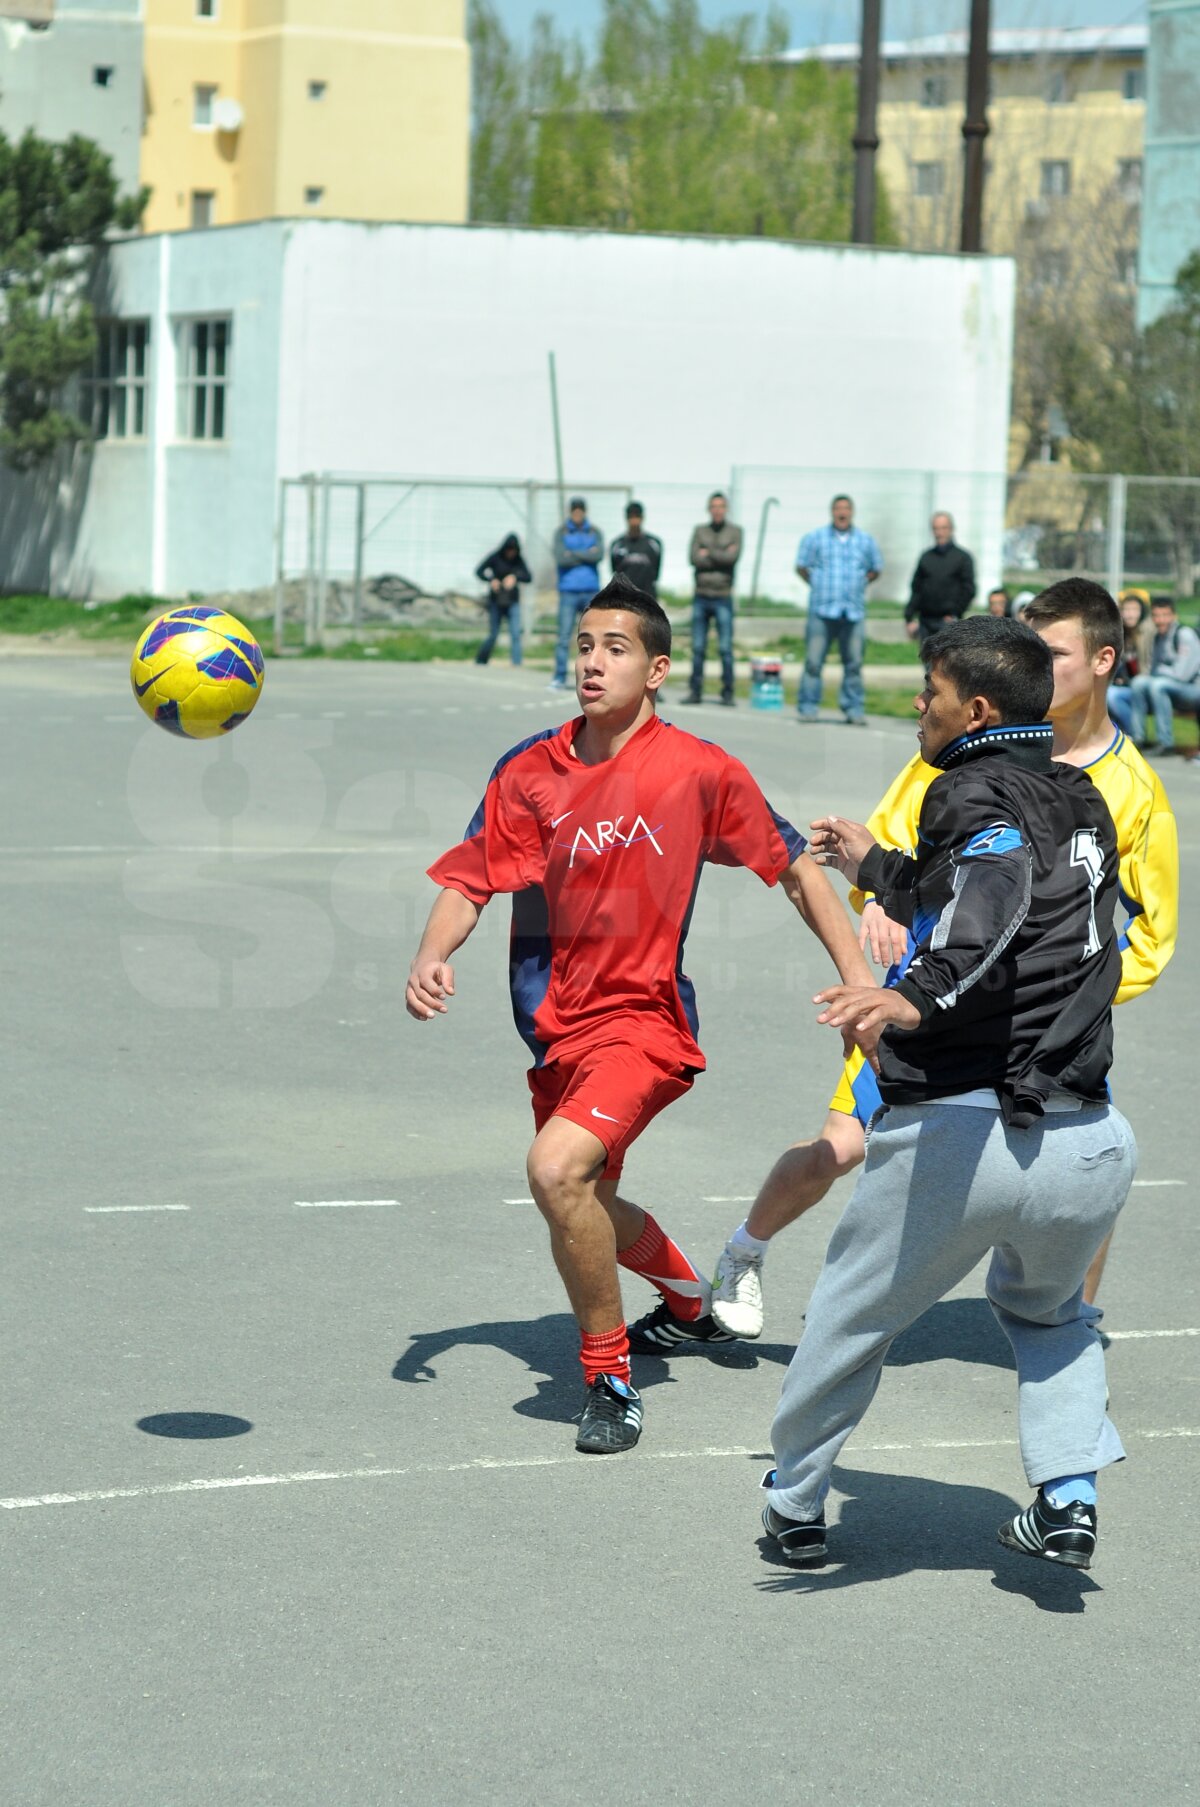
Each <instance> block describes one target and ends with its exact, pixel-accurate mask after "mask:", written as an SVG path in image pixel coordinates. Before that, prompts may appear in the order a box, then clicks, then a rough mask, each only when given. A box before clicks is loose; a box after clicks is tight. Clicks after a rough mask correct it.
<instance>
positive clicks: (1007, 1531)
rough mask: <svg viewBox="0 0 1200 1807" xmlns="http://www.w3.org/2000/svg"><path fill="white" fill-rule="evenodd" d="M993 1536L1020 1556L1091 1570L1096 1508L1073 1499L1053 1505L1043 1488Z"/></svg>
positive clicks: (1094, 1541)
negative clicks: (1067, 1502)
mask: <svg viewBox="0 0 1200 1807" xmlns="http://www.w3.org/2000/svg"><path fill="white" fill-rule="evenodd" d="M996 1536H997V1537H998V1538H999V1539H1000V1542H1001V1543H1002V1544H1003V1545H1004V1547H1005V1549H1006V1550H1019V1551H1020V1553H1021V1555H1022V1556H1044V1557H1045V1558H1046V1560H1047V1562H1061V1563H1064V1564H1065V1565H1066V1566H1067V1567H1068V1568H1072V1569H1090V1568H1091V1566H1092V1557H1093V1555H1094V1554H1095V1549H1096V1508H1095V1507H1094V1506H1085V1505H1084V1504H1083V1502H1082V1501H1081V1500H1072V1501H1071V1503H1070V1505H1067V1506H1052V1505H1051V1504H1050V1501H1049V1500H1048V1499H1047V1498H1046V1495H1045V1493H1044V1492H1043V1491H1042V1489H1041V1488H1040V1487H1039V1488H1038V1494H1037V1498H1036V1499H1035V1500H1034V1502H1033V1504H1032V1506H1028V1507H1026V1509H1025V1511H1024V1512H1018V1513H1017V1516H1016V1517H1015V1518H1012V1519H1009V1521H1008V1523H1007V1524H1006V1525H1001V1526H1000V1529H999V1530H998V1531H997V1533H996Z"/></svg>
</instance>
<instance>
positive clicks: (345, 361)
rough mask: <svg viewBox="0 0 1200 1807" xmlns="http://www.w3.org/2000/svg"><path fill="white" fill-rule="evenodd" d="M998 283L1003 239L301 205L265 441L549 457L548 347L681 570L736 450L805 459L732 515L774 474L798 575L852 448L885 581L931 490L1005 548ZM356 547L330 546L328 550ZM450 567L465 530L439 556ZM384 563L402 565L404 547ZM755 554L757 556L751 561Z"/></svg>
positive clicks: (399, 462) (431, 459)
mask: <svg viewBox="0 0 1200 1807" xmlns="http://www.w3.org/2000/svg"><path fill="white" fill-rule="evenodd" d="M1013 290H1014V275H1013V266H1012V264H1011V263H1010V262H1008V260H1006V259H995V258H971V259H967V258H959V257H949V256H946V257H941V256H916V255H910V254H905V253H897V252H883V251H868V250H850V249H846V248H844V247H832V246H816V245H787V244H779V243H774V242H768V241H764V240H760V239H748V240H717V239H711V240H706V239H696V238H690V239H689V238H674V237H641V236H638V237H635V236H629V237H625V236H614V235H606V234H603V233H599V232H582V231H580V232H568V231H545V232H540V231H518V230H505V229H503V228H488V229H480V228H466V229H454V228H438V227H427V228H421V227H400V226H395V227H391V228H389V229H387V230H386V231H379V230H371V229H370V228H367V227H363V226H357V225H347V224H338V223H330V224H323V223H315V222H314V223H312V224H307V223H306V224H302V225H297V226H295V227H293V228H292V229H291V231H290V233H289V236H288V240H287V248H286V267H285V277H284V296H285V308H284V316H283V323H282V326H283V333H282V358H283V372H284V375H283V388H282V395H283V406H282V411H281V415H280V434H279V467H280V471H281V474H283V475H298V474H300V473H302V472H304V471H308V470H325V469H332V470H338V469H341V470H346V471H355V472H381V473H382V472H400V473H406V474H410V475H411V474H416V473H421V472H424V473H429V474H431V475H442V476H453V477H465V476H477V475H485V474H489V473H494V474H495V475H497V476H509V477H525V476H542V477H544V476H546V475H548V474H549V473H551V472H552V471H553V468H554V463H553V461H554V440H553V430H552V421H551V412H550V399H549V384H548V378H547V353H548V352H549V351H551V350H553V351H554V352H555V353H556V354H557V369H558V388H559V398H560V407H561V415H562V432H563V443H564V455H565V459H566V465H567V481H568V485H572V484H574V483H576V482H579V483H589V484H599V483H605V482H612V483H621V484H625V483H631V484H633V486H634V488H635V489H636V490H637V492H638V494H639V497H640V499H641V500H643V501H644V502H645V503H646V506H647V508H648V509H649V510H651V519H650V525H651V526H653V523H654V516H655V511H656V510H657V511H658V514H659V518H660V519H663V520H665V518H666V515H667V513H668V511H669V512H670V515H671V519H672V532H671V534H670V538H669V543H668V546H667V553H668V576H667V581H668V582H670V583H671V584H672V585H673V586H674V587H683V586H685V585H686V584H687V582H688V579H689V572H688V568H687V566H686V564H685V562H684V553H685V552H686V531H685V529H686V525H687V523H688V522H689V521H690V522H694V521H696V520H699V519H700V518H701V516H702V515H703V512H704V509H703V503H704V497H705V495H706V494H707V492H708V490H709V489H711V488H713V487H714V486H718V485H719V486H723V485H725V484H726V483H727V482H728V481H729V478H730V471H731V467H733V466H751V465H752V466H759V467H762V466H766V467H784V471H785V473H786V472H791V473H792V475H793V476H795V474H796V467H802V468H805V469H808V470H810V471H812V472H813V473H814V479H813V483H812V485H811V486H806V485H799V486H797V485H796V484H793V486H792V489H791V490H790V491H787V493H785V490H784V488H781V487H780V485H781V484H786V482H787V477H786V474H781V472H780V470H779V469H778V468H776V469H773V470H768V471H767V472H766V473H764V476H763V480H762V481H761V482H759V483H757V485H756V484H753V483H750V482H747V484H746V486H745V489H744V494H743V496H742V497H740V498H739V505H740V506H743V507H744V509H745V511H746V523H745V524H746V525H747V526H751V525H753V524H755V523H756V522H757V518H758V514H759V511H760V508H761V505H762V502H763V501H765V499H766V496H767V495H769V494H775V495H777V496H779V498H780V501H781V503H782V504H784V505H785V506H784V507H783V508H781V510H779V511H777V512H776V514H775V515H774V516H773V517H772V531H771V538H770V542H769V546H768V549H767V551H766V553H765V554H764V569H763V588H764V590H766V591H767V592H768V593H772V594H776V595H783V596H787V595H793V594H794V596H795V599H796V600H797V602H799V601H800V600H801V592H800V589H799V584H798V580H796V578H795V577H794V574H793V571H792V565H793V563H794V556H793V555H794V551H795V544H796V539H797V538H798V536H799V533H800V532H801V531H802V530H803V529H805V528H808V527H811V526H814V525H817V524H819V522H820V520H821V519H823V518H824V517H825V514H826V512H827V508H826V505H827V502H828V494H830V493H832V490H833V489H834V488H838V487H841V485H842V484H843V483H844V482H849V481H850V477H851V474H852V473H857V474H858V480H859V482H860V487H861V486H862V483H863V482H864V481H865V476H864V474H865V473H873V474H874V477H875V479H876V481H874V483H873V484H872V485H871V486H869V487H870V491H871V493H870V495H869V497H868V500H867V506H868V507H871V506H874V507H875V509H876V515H877V518H878V519H882V518H883V515H884V512H885V508H884V503H885V497H886V500H887V510H886V512H887V518H888V522H889V526H888V530H887V531H888V538H889V541H890V547H889V546H885V551H889V550H890V552H891V558H892V570H891V571H890V572H889V584H891V583H892V581H893V579H895V578H896V577H897V574H898V572H899V568H900V567H901V566H906V567H911V562H912V560H913V559H915V556H916V552H917V550H918V549H919V547H920V545H922V544H924V543H925V536H926V526H927V520H926V513H927V507H928V502H929V498H930V497H931V496H932V497H935V498H936V500H937V502H938V505H939V506H951V507H955V506H958V507H959V512H960V513H962V512H963V510H964V508H965V507H966V506H967V504H968V503H970V504H971V509H972V512H971V514H970V516H969V519H968V518H967V517H964V523H963V524H964V527H965V528H966V531H968V532H970V533H971V534H972V535H974V538H975V549H976V550H977V552H978V553H979V555H980V560H981V565H982V566H984V567H986V568H987V569H988V570H989V571H991V570H994V571H998V569H999V540H1000V534H1001V531H1002V520H1003V472H1004V470H1005V468H1006V447H1007V433H1008V405H1009V383H1010V362H1011V331H1012V308H1013ZM927 472H933V473H937V474H938V481H931V480H930V479H928V478H927V477H926V474H925V473H927ZM817 473H819V475H817ZM897 473H900V474H902V478H901V480H900V487H899V489H897ZM967 473H983V474H985V475H986V476H988V477H990V479H991V480H990V482H988V483H981V481H980V479H979V477H978V476H974V477H973V478H972V480H971V481H970V482H967V481H966V476H965V474H967ZM881 474H882V475H881ZM952 475H953V476H954V477H955V482H954V483H953V484H951V483H949V481H948V479H949V478H950V477H951V476H952ZM680 485H690V486H691V499H690V501H685V500H681V499H680V496H679V486H680ZM810 490H811V493H810ZM668 492H669V493H668ZM865 493H866V492H865V491H864V494H865ZM947 497H952V498H953V499H951V500H947V499H946V498H947ZM960 499H961V500H960ZM818 502H819V512H818V513H817V515H816V518H815V519H814V518H812V516H813V509H814V508H815V507H817V505H818ZM609 513H610V515H612V516H613V517H614V518H613V519H610V520H606V521H604V523H603V524H604V526H605V528H606V531H612V530H613V529H614V528H615V527H616V526H619V524H620V509H619V507H615V506H614V507H612V508H610V510H609ZM892 523H894V526H893V525H892ZM864 524H867V525H870V524H871V523H870V522H869V521H868V520H867V519H866V516H865V515H864ZM880 531H881V532H882V529H881V530H880ZM967 543H970V541H968V542H967ZM487 549H488V548H487V546H486V545H485V546H480V548H479V551H478V552H477V553H476V558H478V557H480V556H482V555H483V553H484V552H486V551H487ZM346 559H347V555H346V553H345V550H344V548H343V547H340V546H335V561H336V562H337V563H338V564H339V567H340V565H342V564H344V563H345V562H346ZM472 562H473V561H472ZM748 565H749V560H747V567H748ZM464 567H465V568H466V569H468V570H469V566H467V565H466V558H465V548H464V549H463V551H462V552H459V553H458V554H457V555H456V564H455V566H454V570H455V572H458V573H461V571H462V570H463V569H464ZM392 568H394V569H395V568H398V569H400V570H405V569H406V567H405V566H404V565H403V564H402V563H401V562H400V560H399V556H398V555H397V556H396V557H394V558H393V560H392ZM427 570H428V572H429V573H430V575H428V576H426V575H425V574H424V573H422V572H414V573H413V575H414V576H420V577H423V579H424V581H426V582H429V583H430V584H431V586H435V585H436V586H437V587H440V582H441V581H444V582H447V583H448V582H450V581H452V578H451V574H450V569H449V567H447V566H444V565H442V564H437V565H430V566H428V567H427ZM907 575H908V571H907V569H906V570H905V572H904V583H906V582H907ZM749 577H750V572H749V569H748V568H747V569H746V570H744V571H743V573H742V574H741V581H742V584H743V585H746V584H747V583H748V581H749ZM453 581H456V582H457V581H459V578H458V577H455V578H454V579H453ZM881 588H882V593H885V594H899V593H901V589H900V588H888V587H883V586H881Z"/></svg>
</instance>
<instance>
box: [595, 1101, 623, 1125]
mask: <svg viewBox="0 0 1200 1807" xmlns="http://www.w3.org/2000/svg"><path fill="white" fill-rule="evenodd" d="M592 1115H593V1117H603V1118H604V1121H605V1122H606V1123H619V1122H620V1121H621V1119H620V1118H619V1117H610V1116H609V1115H608V1113H607V1112H606V1111H598V1110H597V1109H596V1107H595V1105H594V1104H593V1106H592Z"/></svg>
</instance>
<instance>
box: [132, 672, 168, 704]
mask: <svg viewBox="0 0 1200 1807" xmlns="http://www.w3.org/2000/svg"><path fill="white" fill-rule="evenodd" d="M174 669H175V667H174V666H173V665H168V666H167V671H174ZM167 671H156V672H155V674H154V676H153V677H152V678H147V679H146V682H145V683H144V684H135V685H134V687H133V689H134V694H135V695H136V696H145V694H146V692H147V691H148V690H149V688H150V686H151V684H157V683H158V680H159V679H160V678H165V677H166V675H167Z"/></svg>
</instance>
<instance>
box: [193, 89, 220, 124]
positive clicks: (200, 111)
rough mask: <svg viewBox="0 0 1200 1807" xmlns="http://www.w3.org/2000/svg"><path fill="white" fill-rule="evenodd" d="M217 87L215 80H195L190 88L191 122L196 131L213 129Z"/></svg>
mask: <svg viewBox="0 0 1200 1807" xmlns="http://www.w3.org/2000/svg"><path fill="white" fill-rule="evenodd" d="M216 98H217V88H216V84H215V82H197V83H196V85H195V87H194V88H193V89H192V124H193V125H194V126H195V128H196V130H197V131H200V132H211V131H212V129H213V124H214V121H213V107H214V105H215V103H216Z"/></svg>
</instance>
